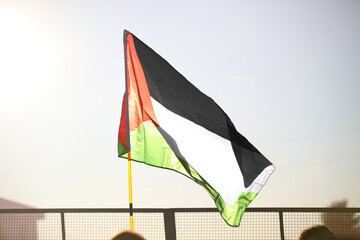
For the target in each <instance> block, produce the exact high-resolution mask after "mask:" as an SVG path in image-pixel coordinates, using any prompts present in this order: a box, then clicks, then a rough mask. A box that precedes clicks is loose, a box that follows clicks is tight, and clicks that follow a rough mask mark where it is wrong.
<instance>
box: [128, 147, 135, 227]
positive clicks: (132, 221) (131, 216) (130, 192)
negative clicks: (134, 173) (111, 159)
mask: <svg viewBox="0 0 360 240" xmlns="http://www.w3.org/2000/svg"><path fill="white" fill-rule="evenodd" d="M128 175H129V207H130V230H131V231H134V219H133V201H132V183H131V156H130V151H129V152H128Z"/></svg>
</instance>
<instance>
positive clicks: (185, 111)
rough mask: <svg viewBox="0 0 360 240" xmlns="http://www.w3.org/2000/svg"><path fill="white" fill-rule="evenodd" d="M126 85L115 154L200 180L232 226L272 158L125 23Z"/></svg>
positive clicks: (269, 170) (265, 174)
mask: <svg viewBox="0 0 360 240" xmlns="http://www.w3.org/2000/svg"><path fill="white" fill-rule="evenodd" d="M124 50H125V69H126V90H125V94H124V99H123V104H122V115H121V120H120V128H119V138H118V154H119V157H123V158H127V154H126V153H127V152H129V151H131V159H132V160H134V161H138V162H143V163H146V164H148V165H151V166H155V167H161V168H167V169H171V170H174V171H177V172H179V173H181V174H183V175H185V176H187V177H189V178H191V179H192V180H194V181H195V182H196V183H198V184H200V185H201V186H203V187H204V188H205V189H206V191H207V192H208V193H209V194H210V196H211V197H212V199H213V200H214V201H215V204H216V206H217V208H218V209H219V211H220V213H221V216H222V217H223V219H224V220H225V221H226V222H227V223H228V224H229V225H231V226H239V224H240V220H241V217H242V214H243V213H244V211H245V209H246V207H247V206H248V205H249V203H250V202H251V201H252V200H253V199H254V198H255V196H256V195H257V194H258V192H259V191H260V190H261V188H262V187H263V186H264V184H265V183H266V181H267V179H268V178H269V176H270V174H271V173H272V172H273V171H274V166H273V165H272V163H271V162H269V161H268V160H267V159H266V158H265V157H264V156H263V155H262V154H261V153H260V152H259V151H258V150H257V149H256V148H255V147H254V146H253V145H252V144H251V143H250V142H249V141H248V140H247V139H246V138H245V137H244V136H242V135H241V134H240V133H238V132H237V131H236V128H235V126H234V124H233V123H232V122H231V120H230V118H229V117H228V116H227V115H226V113H225V112H224V111H223V110H222V109H221V108H220V107H219V105H217V104H216V103H215V101H214V100H212V99H211V98H210V97H208V96H206V95H205V94H204V93H202V92H201V91H200V90H199V89H197V88H196V87H195V86H194V85H192V84H191V83H190V82H189V81H188V80H186V78H185V77H184V76H182V75H181V74H180V73H179V72H178V71H176V70H175V69H174V68H173V67H172V66H171V65H170V64H169V63H168V62H167V61H166V60H164V59H163V58H162V57H161V56H159V55H158V54H157V53H156V52H154V51H153V50H152V49H151V48H150V47H148V46H147V45H145V44H144V43H143V42H142V41H140V40H139V39H138V38H137V37H135V36H134V35H133V34H131V33H129V32H128V31H126V30H125V31H124Z"/></svg>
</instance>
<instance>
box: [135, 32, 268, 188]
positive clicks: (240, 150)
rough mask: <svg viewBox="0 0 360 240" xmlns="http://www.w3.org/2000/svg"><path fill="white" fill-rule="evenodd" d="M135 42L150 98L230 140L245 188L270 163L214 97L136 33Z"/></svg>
mask: <svg viewBox="0 0 360 240" xmlns="http://www.w3.org/2000/svg"><path fill="white" fill-rule="evenodd" d="M134 44H135V48H136V52H137V54H138V57H139V60H140V63H141V66H142V68H143V71H144V74H145V78H146V82H147V85H148V88H149V92H150V95H151V97H153V98H154V99H155V100H156V101H158V102H159V103H160V104H161V105H163V106H164V107H165V108H167V109H168V110H169V111H172V112H173V113H176V114H178V115H180V116H182V117H184V118H186V119H188V120H189V121H192V122H194V123H196V124H198V125H200V126H202V127H204V128H205V129H207V130H209V131H211V132H213V133H215V134H217V135H219V136H220V137H223V138H225V139H227V140H229V141H231V143H232V147H233V150H234V154H235V156H236V159H237V162H238V165H239V167H240V170H241V172H242V174H243V177H244V184H245V187H248V186H249V185H250V184H251V183H252V182H253V180H254V179H255V178H256V177H257V176H258V175H259V174H260V173H261V172H262V171H263V170H264V168H266V167H267V166H269V165H272V164H271V162H270V161H269V160H267V159H266V158H265V157H264V156H263V155H262V154H261V153H260V152H259V151H258V150H257V149H256V148H255V147H254V146H253V145H252V144H251V143H250V142H249V141H248V140H247V139H246V138H245V137H244V136H242V135H241V134H240V133H238V132H237V130H236V128H235V126H234V124H233V123H232V121H231V120H230V118H229V117H228V116H227V114H226V113H225V112H224V111H223V110H222V109H221V108H220V106H219V105H218V104H216V102H215V101H214V100H213V99H211V98H210V97H208V96H206V95H205V94H204V93H202V92H201V91H200V90H199V89H197V88H196V87H195V86H194V85H193V84H191V83H190V82H189V81H188V80H187V79H186V78H185V77H184V76H182V75H181V74H180V73H179V72H178V71H177V70H176V69H175V68H173V67H172V66H171V65H170V64H169V63H168V62H167V61H166V60H165V59H163V58H162V57H161V56H160V55H158V54H157V53H156V52H155V51H153V50H152V49H151V48H150V47H148V46H147V45H146V44H145V43H143V42H142V41H141V40H140V39H138V38H137V37H135V36H134ZM155 114H156V112H155ZM160 125H161V123H160ZM199 140H200V139H199ZM200 141H201V140H200Z"/></svg>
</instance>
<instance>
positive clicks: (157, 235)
mask: <svg viewBox="0 0 360 240" xmlns="http://www.w3.org/2000/svg"><path fill="white" fill-rule="evenodd" d="M359 222H360V208H248V209H247V210H246V212H245V213H244V216H243V219H242V221H241V224H240V227H230V226H228V225H227V224H226V223H225V222H224V220H223V219H222V218H221V217H220V214H219V212H218V210H217V209H215V208H171V209H134V229H135V231H137V232H139V233H140V234H142V235H143V236H144V237H145V238H146V239H148V240H152V239H156V240H159V239H164V240H182V239H184V240H185V239H186V240H197V239H199V240H200V239H207V240H208V239H214V240H219V239H226V240H231V239H246V240H251V239H254V240H261V239H274V240H275V239H276V240H280V239H281V240H285V239H286V240H295V239H296V238H297V237H298V235H299V234H300V233H301V231H302V230H303V229H304V228H307V227H309V226H313V225H317V224H325V225H327V226H328V227H329V228H330V229H331V230H332V231H333V232H334V233H335V234H336V235H337V236H338V238H339V239H347V240H355V239H360V225H359ZM124 229H129V209H0V239H5V240H13V239H14V240H15V239H16V240H20V239H31V240H32V239H34V240H40V239H43V240H57V239H59V240H73V239H74V240H81V239H87V240H89V239H94V240H95V239H96V240H99V239H104V240H106V239H110V238H111V237H112V236H114V235H115V234H116V233H118V232H120V231H121V230H124Z"/></svg>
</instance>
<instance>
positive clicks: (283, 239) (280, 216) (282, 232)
mask: <svg viewBox="0 0 360 240" xmlns="http://www.w3.org/2000/svg"><path fill="white" fill-rule="evenodd" d="M279 220H280V236H281V240H285V234H284V219H283V212H282V211H279Z"/></svg>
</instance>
